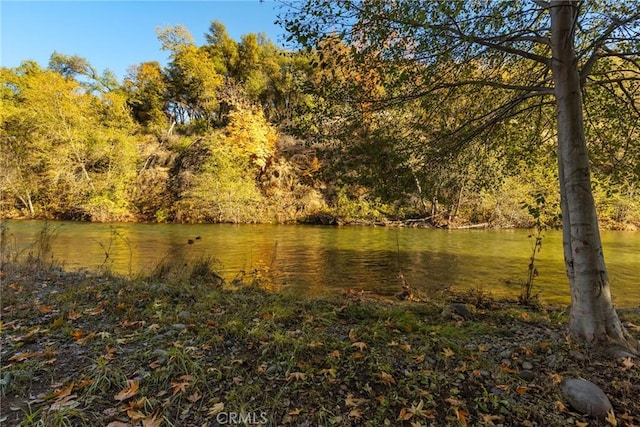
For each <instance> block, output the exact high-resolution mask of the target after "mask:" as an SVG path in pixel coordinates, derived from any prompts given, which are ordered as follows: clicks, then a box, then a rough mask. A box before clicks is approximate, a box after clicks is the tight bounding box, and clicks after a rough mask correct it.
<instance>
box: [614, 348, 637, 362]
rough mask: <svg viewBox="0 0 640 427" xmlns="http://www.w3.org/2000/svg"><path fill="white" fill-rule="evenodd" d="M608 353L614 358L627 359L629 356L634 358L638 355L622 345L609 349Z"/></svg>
mask: <svg viewBox="0 0 640 427" xmlns="http://www.w3.org/2000/svg"><path fill="white" fill-rule="evenodd" d="M607 355H608V356H609V357H611V358H613V359H626V358H627V357H631V358H632V359H633V358H635V357H636V356H635V355H634V354H632V353H630V352H629V351H628V350H627V349H624V348H620V347H612V348H610V349H608V350H607Z"/></svg>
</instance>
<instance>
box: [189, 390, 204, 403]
mask: <svg viewBox="0 0 640 427" xmlns="http://www.w3.org/2000/svg"><path fill="white" fill-rule="evenodd" d="M201 398H202V394H200V393H199V392H197V391H196V392H194V393H193V394H192V395H191V396H189V397H187V400H188V401H189V402H191V403H196V402H197V401H198V400H200V399H201Z"/></svg>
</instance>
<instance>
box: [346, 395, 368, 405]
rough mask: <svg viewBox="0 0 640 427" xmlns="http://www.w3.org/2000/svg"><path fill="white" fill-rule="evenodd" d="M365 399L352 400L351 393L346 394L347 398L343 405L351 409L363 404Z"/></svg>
mask: <svg viewBox="0 0 640 427" xmlns="http://www.w3.org/2000/svg"><path fill="white" fill-rule="evenodd" d="M366 401H367V400H366V399H358V398H354V397H353V393H349V394H347V397H346V398H345V399H344V404H345V405H347V406H351V407H354V408H355V407H356V406H358V405H360V404H362V403H364V402H366Z"/></svg>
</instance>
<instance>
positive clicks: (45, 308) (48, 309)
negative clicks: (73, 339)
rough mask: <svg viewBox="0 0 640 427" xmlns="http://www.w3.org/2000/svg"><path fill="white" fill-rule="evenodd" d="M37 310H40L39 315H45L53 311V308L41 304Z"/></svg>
mask: <svg viewBox="0 0 640 427" xmlns="http://www.w3.org/2000/svg"><path fill="white" fill-rule="evenodd" d="M38 310H40V313H43V314H47V313H51V312H52V311H53V307H52V306H50V305H44V304H42V305H41V306H40V307H38Z"/></svg>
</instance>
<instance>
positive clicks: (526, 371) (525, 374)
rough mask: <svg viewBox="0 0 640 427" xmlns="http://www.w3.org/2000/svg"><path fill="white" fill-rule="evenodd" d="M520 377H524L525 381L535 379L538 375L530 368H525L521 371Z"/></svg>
mask: <svg viewBox="0 0 640 427" xmlns="http://www.w3.org/2000/svg"><path fill="white" fill-rule="evenodd" d="M519 375H520V378H522V379H523V380H525V381H533V379H534V378H535V377H536V374H535V373H534V372H533V371H531V370H529V369H523V370H522V371H520V374H519Z"/></svg>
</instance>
